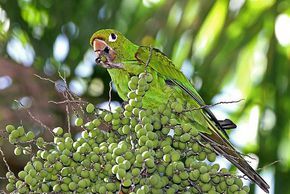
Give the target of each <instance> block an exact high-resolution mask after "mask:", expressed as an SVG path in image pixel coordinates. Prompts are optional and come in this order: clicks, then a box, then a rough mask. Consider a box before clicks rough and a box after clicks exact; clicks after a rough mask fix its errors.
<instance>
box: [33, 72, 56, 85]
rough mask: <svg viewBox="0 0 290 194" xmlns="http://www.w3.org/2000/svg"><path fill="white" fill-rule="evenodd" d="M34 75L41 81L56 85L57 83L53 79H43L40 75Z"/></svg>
mask: <svg viewBox="0 0 290 194" xmlns="http://www.w3.org/2000/svg"><path fill="white" fill-rule="evenodd" d="M33 75H34V76H36V77H38V78H39V79H41V80H44V81H49V82H51V83H53V84H55V81H53V80H51V79H49V78H45V77H41V76H40V75H37V74H33Z"/></svg>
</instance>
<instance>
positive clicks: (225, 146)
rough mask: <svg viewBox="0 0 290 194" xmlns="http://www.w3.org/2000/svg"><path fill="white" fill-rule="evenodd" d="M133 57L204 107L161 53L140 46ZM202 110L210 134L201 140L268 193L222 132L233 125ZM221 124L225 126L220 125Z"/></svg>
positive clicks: (263, 183) (183, 77) (202, 102)
mask: <svg viewBox="0 0 290 194" xmlns="http://www.w3.org/2000/svg"><path fill="white" fill-rule="evenodd" d="M135 57H136V59H137V60H138V61H139V62H140V63H143V64H144V65H149V66H150V67H151V68H153V69H154V70H155V71H156V72H158V73H159V74H160V75H162V76H164V77H165V78H166V79H167V80H168V81H170V82H172V83H174V84H175V85H177V86H178V87H180V88H181V89H182V90H183V91H184V92H185V93H187V94H188V95H189V96H190V97H192V98H193V99H194V100H195V101H196V102H197V104H198V105H199V106H200V107H204V105H205V103H204V101H203V100H202V98H201V97H200V96H199V94H198V93H197V92H196V90H195V89H194V87H193V85H192V84H191V83H190V82H189V81H188V79H187V78H186V77H185V76H184V74H183V73H182V72H181V71H180V70H179V69H177V68H176V67H175V65H174V64H173V63H172V62H171V60H170V59H168V58H167V57H166V55H165V54H163V53H162V52H161V51H159V50H158V49H154V48H151V47H145V46H141V47H139V49H138V51H137V53H136V54H135ZM202 110H204V118H205V119H206V121H207V123H208V128H209V129H210V131H211V133H200V134H201V136H202V138H203V139H204V140H206V141H207V142H209V143H210V144H211V145H212V147H213V149H214V150H215V151H216V152H217V153H219V154H221V155H222V156H224V157H225V158H226V159H227V160H229V161H230V162H231V163H232V164H234V165H235V166H236V167H237V168H238V169H239V170H240V171H241V172H243V173H244V174H245V175H246V176H248V177H249V178H250V179H251V180H252V181H253V182H255V183H256V184H257V185H259V187H261V188H262V189H263V190H264V191H265V192H267V193H269V188H270V187H269V185H268V184H267V183H266V182H265V181H264V180H263V178H262V177H261V176H260V175H259V174H258V173H257V172H256V171H255V170H254V169H253V168H252V167H251V166H250V165H249V164H248V163H247V161H246V160H245V159H244V158H243V157H242V156H241V155H240V154H239V153H238V152H237V151H236V150H235V149H234V148H233V146H232V145H231V143H230V142H229V141H228V139H227V137H228V136H227V134H226V132H225V131H224V129H226V128H223V126H231V125H234V126H235V124H234V123H233V122H232V121H230V120H228V119H226V120H224V121H218V120H217V118H216V117H215V116H214V114H213V113H212V112H211V111H210V110H209V108H208V107H204V108H202ZM222 122H224V123H225V124H224V125H223V124H221V123H222ZM220 131H222V132H223V133H221V132H220Z"/></svg>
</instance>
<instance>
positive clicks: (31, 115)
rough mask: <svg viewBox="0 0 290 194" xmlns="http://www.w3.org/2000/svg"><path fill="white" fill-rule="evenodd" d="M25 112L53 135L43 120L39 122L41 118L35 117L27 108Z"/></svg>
mask: <svg viewBox="0 0 290 194" xmlns="http://www.w3.org/2000/svg"><path fill="white" fill-rule="evenodd" d="M27 113H28V114H29V116H30V117H31V118H32V119H33V120H34V121H36V122H37V123H38V124H40V125H41V126H42V127H43V128H45V129H46V130H48V131H49V132H50V133H51V134H52V135H53V136H54V134H53V132H52V130H51V129H50V128H49V127H48V126H47V125H45V124H44V123H43V122H41V120H39V119H37V118H36V117H35V116H34V115H33V114H32V113H31V112H30V111H29V110H27Z"/></svg>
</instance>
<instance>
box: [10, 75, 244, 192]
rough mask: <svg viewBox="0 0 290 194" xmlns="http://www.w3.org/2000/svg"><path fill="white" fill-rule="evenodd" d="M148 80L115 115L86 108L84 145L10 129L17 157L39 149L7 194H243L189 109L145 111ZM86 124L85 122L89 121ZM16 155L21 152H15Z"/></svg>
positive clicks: (171, 106)
mask: <svg viewBox="0 0 290 194" xmlns="http://www.w3.org/2000/svg"><path fill="white" fill-rule="evenodd" d="M152 80H153V77H152V75H151V74H150V73H148V72H146V73H141V74H140V75H138V76H133V77H132V78H131V80H130V82H129V83H128V87H129V89H130V91H129V92H128V94H127V97H128V101H127V102H126V103H125V104H124V106H122V107H118V108H116V109H115V110H114V111H113V112H110V111H105V110H99V109H97V108H95V106H94V105H93V104H88V105H87V106H86V108H85V109H86V112H87V114H88V115H91V116H92V115H93V117H94V118H93V119H91V120H88V119H84V118H81V117H79V118H77V119H76V120H75V125H76V126H81V127H82V128H84V129H85V130H84V131H82V133H81V137H79V138H78V139H74V138H73V137H72V136H71V134H70V133H65V132H64V130H63V129H62V128H61V127H57V128H55V129H53V133H54V141H53V142H45V141H44V140H43V138H41V137H38V138H37V139H35V137H34V134H33V133H32V132H28V133H25V130H24V128H23V127H18V128H15V127H14V126H12V125H8V126H7V127H6V130H7V132H8V133H9V141H10V143H12V144H14V145H16V148H15V154H16V155H20V154H21V153H22V152H23V153H24V151H23V150H22V148H20V147H19V146H18V144H19V143H27V142H35V144H36V146H37V148H38V151H37V152H36V154H35V155H33V157H32V158H31V161H29V162H28V163H27V164H26V166H25V167H24V169H23V170H22V171H20V172H19V173H18V175H17V176H16V175H14V174H13V173H12V172H8V173H7V176H6V177H7V179H8V181H9V183H8V184H7V187H6V189H7V190H8V191H9V192H16V193H28V192H36V193H43V192H45V193H46V192H60V193H66V192H72V193H100V194H110V193H111V194H113V193H116V192H120V193H130V194H145V193H153V194H154V193H156V194H160V193H168V194H174V193H208V194H214V193H228V194H231V193H233V194H245V193H248V192H249V187H248V186H244V185H243V182H242V180H241V179H240V178H238V177H236V176H235V175H233V174H231V173H230V172H229V171H228V170H227V169H225V168H220V166H219V165H218V164H214V163H213V162H214V161H215V160H216V154H215V152H214V151H213V150H212V148H211V146H210V145H209V144H207V143H206V142H204V141H203V140H202V138H201V137H200V135H199V132H198V131H199V130H198V126H195V125H193V124H192V123H191V122H189V121H187V120H186V119H182V118H183V116H186V114H187V113H186V112H185V113H183V110H185V109H188V108H190V107H188V104H186V103H183V102H182V100H181V99H178V98H177V97H175V96H174V95H172V97H170V99H169V100H168V102H166V103H163V104H161V105H160V106H159V107H157V108H154V109H144V108H143V107H142V98H143V97H144V95H146V92H147V91H148V89H149V88H150V83H151V82H152ZM85 120H86V121H85ZM16 149H17V150H16Z"/></svg>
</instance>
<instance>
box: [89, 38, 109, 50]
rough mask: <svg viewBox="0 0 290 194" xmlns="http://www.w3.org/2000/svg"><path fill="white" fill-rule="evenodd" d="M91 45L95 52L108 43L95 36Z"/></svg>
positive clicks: (102, 48)
mask: <svg viewBox="0 0 290 194" xmlns="http://www.w3.org/2000/svg"><path fill="white" fill-rule="evenodd" d="M92 46H93V48H94V51H95V52H97V51H102V50H104V49H105V47H106V46H108V45H107V43H106V42H105V41H103V40H100V39H98V38H96V39H94V40H93V43H92Z"/></svg>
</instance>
